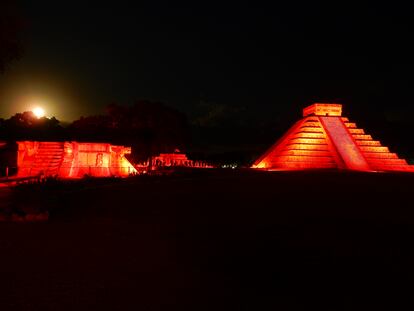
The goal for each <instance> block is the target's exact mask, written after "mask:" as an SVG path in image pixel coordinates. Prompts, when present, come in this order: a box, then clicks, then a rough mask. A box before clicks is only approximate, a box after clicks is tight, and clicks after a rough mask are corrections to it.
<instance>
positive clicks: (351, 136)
mask: <svg viewBox="0 0 414 311" xmlns="http://www.w3.org/2000/svg"><path fill="white" fill-rule="evenodd" d="M252 167H253V168H256V169H265V170H304V169H340V170H355V171H373V172H374V171H411V172H414V166H411V165H408V164H407V162H406V161H405V160H404V159H400V158H399V157H398V155H397V154H395V153H392V152H390V150H389V149H388V148H387V147H384V146H382V145H381V143H380V142H379V141H377V140H373V139H372V137H371V135H368V134H366V133H365V131H364V130H363V129H360V128H357V126H356V124H355V123H352V122H350V121H349V120H348V118H345V117H342V105H339V104H320V103H316V104H313V105H311V106H309V107H306V108H305V109H303V119H302V120H300V121H298V122H297V123H296V124H294V125H293V126H292V127H291V128H290V129H289V130H288V132H287V133H286V134H285V135H284V136H282V137H281V138H280V139H279V140H278V141H277V142H276V143H275V144H274V145H273V146H271V147H270V149H269V150H268V151H266V152H265V153H264V154H263V155H262V156H261V157H259V158H258V159H257V160H256V162H255V163H254V164H253V166H252Z"/></svg>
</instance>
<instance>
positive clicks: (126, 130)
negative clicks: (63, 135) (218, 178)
mask: <svg viewBox="0 0 414 311" xmlns="http://www.w3.org/2000/svg"><path fill="white" fill-rule="evenodd" d="M69 133H70V135H71V137H72V139H76V140H83V141H86V140H89V141H92V140H94V141H109V142H112V143H117V144H124V145H130V146H133V151H134V158H135V160H144V159H148V158H149V157H150V156H151V155H153V154H156V153H159V152H172V151H174V150H175V149H177V148H178V149H184V148H185V146H186V143H187V141H188V137H189V134H188V125H187V118H186V116H185V115H184V114H182V113H180V112H178V111H177V110H175V109H173V108H170V107H168V106H166V105H165V104H163V103H160V102H152V101H146V100H141V101H137V102H136V103H135V104H134V105H133V106H131V107H129V106H121V105H118V104H110V105H109V106H108V107H107V109H106V114H105V115H101V116H90V117H82V118H80V119H79V120H76V121H74V122H73V123H72V124H71V125H70V127H69Z"/></svg>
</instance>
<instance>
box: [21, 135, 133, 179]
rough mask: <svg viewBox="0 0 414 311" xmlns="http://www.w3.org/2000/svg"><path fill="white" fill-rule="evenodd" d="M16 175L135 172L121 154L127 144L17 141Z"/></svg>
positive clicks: (60, 176)
mask: <svg viewBox="0 0 414 311" xmlns="http://www.w3.org/2000/svg"><path fill="white" fill-rule="evenodd" d="M17 145H18V151H17V166H18V171H17V176H18V177H30V176H56V177H59V178H82V177H84V176H94V177H109V176H128V175H129V174H134V173H136V170H135V168H134V167H133V166H132V164H131V163H130V162H129V161H128V160H127V159H126V158H125V154H129V153H131V148H128V147H124V146H114V145H111V144H108V143H83V142H38V141H19V142H17Z"/></svg>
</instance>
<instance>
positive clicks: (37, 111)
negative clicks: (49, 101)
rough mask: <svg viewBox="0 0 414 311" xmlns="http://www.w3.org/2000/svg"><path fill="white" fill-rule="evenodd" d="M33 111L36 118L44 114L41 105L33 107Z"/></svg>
mask: <svg viewBox="0 0 414 311" xmlns="http://www.w3.org/2000/svg"><path fill="white" fill-rule="evenodd" d="M33 113H34V115H35V116H36V117H37V118H43V117H44V116H45V110H44V109H43V108H41V107H36V108H35V109H33Z"/></svg>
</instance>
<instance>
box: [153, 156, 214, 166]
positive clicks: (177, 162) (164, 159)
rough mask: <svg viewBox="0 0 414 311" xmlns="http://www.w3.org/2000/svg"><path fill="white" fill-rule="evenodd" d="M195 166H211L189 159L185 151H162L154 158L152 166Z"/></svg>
mask: <svg viewBox="0 0 414 311" xmlns="http://www.w3.org/2000/svg"><path fill="white" fill-rule="evenodd" d="M176 166H178V167H179V166H181V167H195V168H211V167H212V166H210V165H208V164H207V163H205V162H203V161H193V160H189V159H188V158H187V156H186V155H185V154H184V153H161V154H160V155H158V156H157V157H154V158H153V159H152V167H153V168H154V169H157V168H162V167H176Z"/></svg>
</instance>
